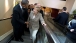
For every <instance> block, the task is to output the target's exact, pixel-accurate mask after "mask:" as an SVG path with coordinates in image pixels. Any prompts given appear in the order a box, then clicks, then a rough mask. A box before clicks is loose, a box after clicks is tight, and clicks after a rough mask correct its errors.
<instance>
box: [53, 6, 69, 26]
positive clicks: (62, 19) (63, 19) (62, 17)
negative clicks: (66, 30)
mask: <svg viewBox="0 0 76 43" xmlns="http://www.w3.org/2000/svg"><path fill="white" fill-rule="evenodd" d="M66 10H67V8H66V7H63V9H62V12H61V13H59V14H58V16H57V17H56V18H55V19H54V21H56V22H58V23H59V24H61V25H64V26H65V25H67V24H68V18H69V15H68V14H67V12H66Z"/></svg>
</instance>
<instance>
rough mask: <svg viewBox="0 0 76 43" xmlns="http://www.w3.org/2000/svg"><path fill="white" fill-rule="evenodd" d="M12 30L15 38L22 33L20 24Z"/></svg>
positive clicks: (17, 38) (18, 37)
mask: <svg viewBox="0 0 76 43" xmlns="http://www.w3.org/2000/svg"><path fill="white" fill-rule="evenodd" d="M13 32H14V38H15V40H19V39H20V38H21V36H22V34H23V28H22V26H21V27H20V28H16V27H13Z"/></svg>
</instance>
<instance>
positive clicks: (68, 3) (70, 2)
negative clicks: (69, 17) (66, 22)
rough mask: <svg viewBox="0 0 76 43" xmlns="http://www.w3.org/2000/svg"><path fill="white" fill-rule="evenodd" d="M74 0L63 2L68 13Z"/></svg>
mask: <svg viewBox="0 0 76 43" xmlns="http://www.w3.org/2000/svg"><path fill="white" fill-rule="evenodd" d="M74 1H75V0H67V1H66V4H65V7H67V11H68V12H69V13H70V11H71V9H72V7H73V4H74Z"/></svg>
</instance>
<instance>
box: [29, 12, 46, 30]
mask: <svg viewBox="0 0 76 43" xmlns="http://www.w3.org/2000/svg"><path fill="white" fill-rule="evenodd" d="M33 16H34V12H33V11H31V13H30V15H29V29H34V30H35V29H36V30H37V29H39V20H40V22H41V23H45V22H44V19H43V17H42V14H41V13H38V14H37V15H36V16H35V18H34V19H33Z"/></svg>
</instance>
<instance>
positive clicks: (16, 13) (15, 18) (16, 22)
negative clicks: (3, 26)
mask: <svg viewBox="0 0 76 43" xmlns="http://www.w3.org/2000/svg"><path fill="white" fill-rule="evenodd" d="M26 5H28V0H22V1H21V2H20V3H19V4H17V5H16V6H15V7H14V8H13V14H12V20H11V23H12V26H13V33H14V38H15V41H22V42H23V41H24V40H23V39H22V38H21V36H22V33H23V29H22V27H23V25H24V24H28V22H27V21H25V20H24V15H23V12H24V10H23V8H26V7H25V6H26Z"/></svg>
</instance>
